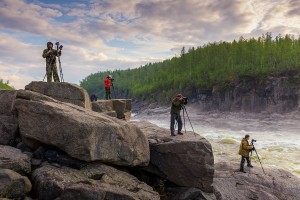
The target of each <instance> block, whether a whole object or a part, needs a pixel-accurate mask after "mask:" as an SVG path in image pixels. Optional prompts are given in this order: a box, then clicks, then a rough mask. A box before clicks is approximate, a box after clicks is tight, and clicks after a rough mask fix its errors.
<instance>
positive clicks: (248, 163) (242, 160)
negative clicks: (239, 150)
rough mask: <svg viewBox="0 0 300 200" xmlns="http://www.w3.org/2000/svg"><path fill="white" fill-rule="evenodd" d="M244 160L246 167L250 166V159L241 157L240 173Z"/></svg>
mask: <svg viewBox="0 0 300 200" xmlns="http://www.w3.org/2000/svg"><path fill="white" fill-rule="evenodd" d="M245 160H247V165H248V166H250V165H251V161H250V158H249V157H246V156H242V159H241V166H240V171H244V165H245Z"/></svg>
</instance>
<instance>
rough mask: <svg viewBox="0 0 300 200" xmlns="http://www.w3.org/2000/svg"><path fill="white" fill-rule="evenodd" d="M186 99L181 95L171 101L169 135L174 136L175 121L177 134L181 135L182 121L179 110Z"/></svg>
mask: <svg viewBox="0 0 300 200" xmlns="http://www.w3.org/2000/svg"><path fill="white" fill-rule="evenodd" d="M185 99H187V98H186V97H183V96H182V95H181V94H177V96H176V98H175V99H173V100H172V106H171V126H170V129H171V135H172V136H175V127H174V126H175V121H177V123H178V134H179V135H183V133H182V132H181V129H182V120H181V116H180V110H181V106H182V104H184V100H185Z"/></svg>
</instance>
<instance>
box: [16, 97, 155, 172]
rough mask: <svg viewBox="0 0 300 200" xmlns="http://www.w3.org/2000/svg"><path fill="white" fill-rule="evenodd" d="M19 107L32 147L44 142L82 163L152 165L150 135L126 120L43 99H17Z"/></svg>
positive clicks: (27, 141)
mask: <svg viewBox="0 0 300 200" xmlns="http://www.w3.org/2000/svg"><path fill="white" fill-rule="evenodd" d="M30 95H32V93H30ZM30 95H28V98H31V97H30ZM35 95H37V96H43V95H41V94H38V93H35ZM25 96H26V95H25ZM34 99H35V100H34ZM15 107H16V109H17V110H18V114H19V129H20V134H21V136H22V140H23V142H24V143H25V144H26V145H28V146H29V147H31V148H33V147H37V146H38V145H40V144H37V143H43V144H47V145H52V146H55V147H57V148H59V149H60V150H63V151H64V152H66V153H67V154H68V155H69V156H72V157H73V158H77V159H79V160H84V161H95V160H101V161H102V162H107V163H112V164H115V165H126V166H136V165H141V166H145V165H148V162H149V160H150V158H149V156H150V153H149V144H148V141H147V138H146V136H145V135H144V134H143V132H142V131H141V130H140V129H139V128H137V127H136V126H134V125H132V124H129V123H126V122H125V121H123V120H118V119H115V118H112V117H109V116H106V115H104V114H101V113H97V112H93V111H90V110H87V109H84V108H81V107H78V106H76V105H72V104H66V103H63V102H59V101H55V100H54V102H50V101H43V100H39V98H38V97H34V98H31V100H27V99H26V98H22V99H19V98H17V99H16V102H15Z"/></svg>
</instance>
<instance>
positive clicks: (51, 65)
mask: <svg viewBox="0 0 300 200" xmlns="http://www.w3.org/2000/svg"><path fill="white" fill-rule="evenodd" d="M62 47H63V46H62V45H61V46H60V47H59V48H58V50H55V49H53V43H52V42H47V49H45V50H44V51H43V58H46V75H47V82H51V81H52V75H53V79H54V82H59V77H58V74H57V66H56V56H60V55H61V50H62Z"/></svg>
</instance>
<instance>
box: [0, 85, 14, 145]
mask: <svg viewBox="0 0 300 200" xmlns="http://www.w3.org/2000/svg"><path fill="white" fill-rule="evenodd" d="M16 94H17V92H16V91H9V90H0V144H2V145H13V144H14V141H15V138H16V135H17V131H18V121H17V118H16V113H15V110H14V100H15V98H16Z"/></svg>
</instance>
